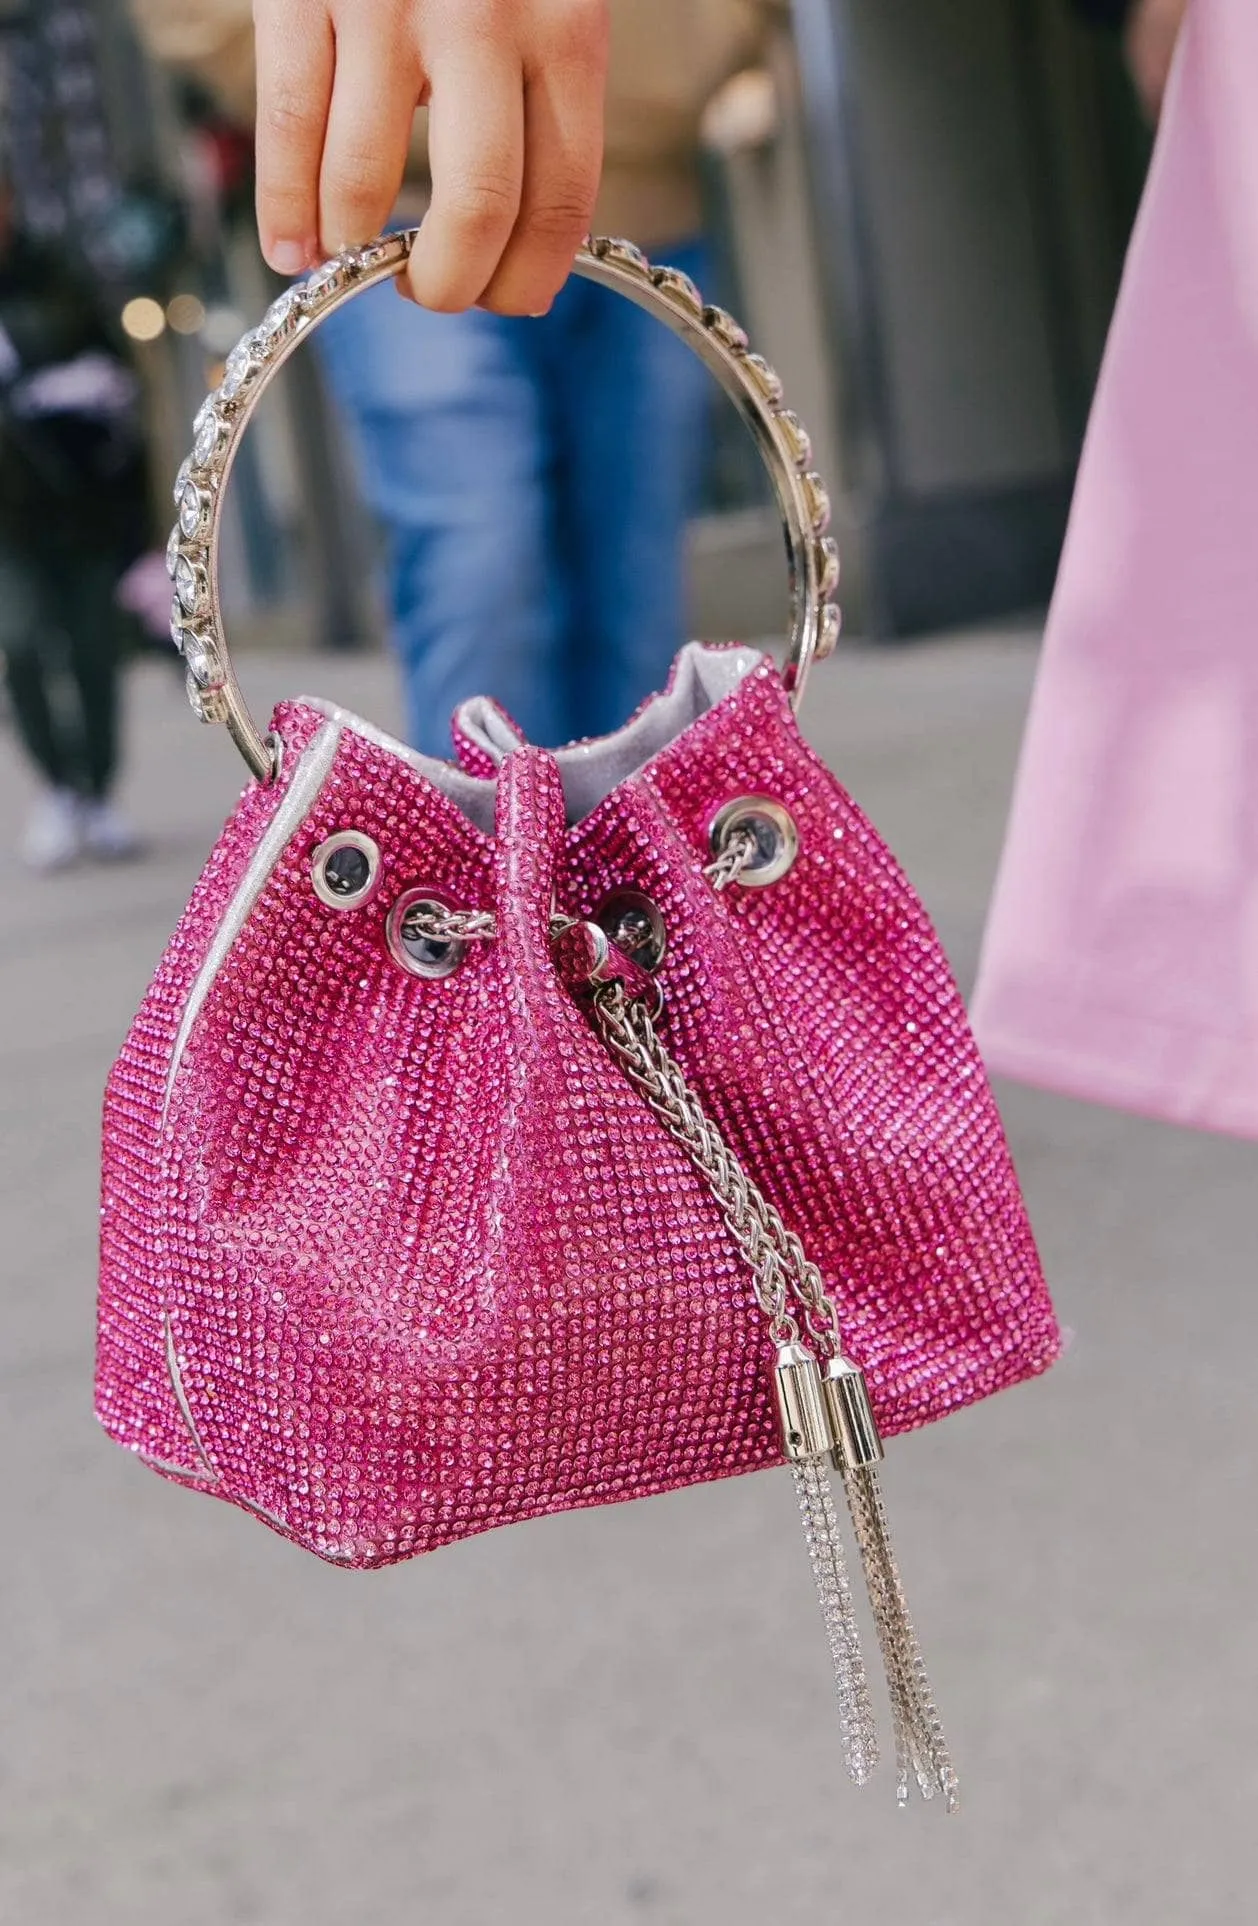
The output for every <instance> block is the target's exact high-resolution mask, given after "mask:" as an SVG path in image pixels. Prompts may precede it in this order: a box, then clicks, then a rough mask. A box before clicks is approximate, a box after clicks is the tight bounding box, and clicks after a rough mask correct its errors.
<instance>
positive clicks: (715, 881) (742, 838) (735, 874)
mask: <svg viewBox="0 0 1258 1926" xmlns="http://www.w3.org/2000/svg"><path fill="white" fill-rule="evenodd" d="M755 854H756V839H755V836H754V835H753V834H752V832H751V830H750V829H735V830H733V831H732V832H731V834H730V837H729V840H728V841H727V842H726V844H725V847H724V848H723V849H722V851H721V853H720V855H719V856H718V857H717V858H716V861H715V862H712V863H709V864H708V866H707V868H706V869H705V870H704V872H703V873H704V875H705V876H706V877H707V879H708V881H709V882H710V883H711V885H712V887H713V889H714V890H717V891H720V890H727V889H729V888H730V887H731V885H732V884H734V883H736V882H737V881H738V879H739V877H740V876H741V875H742V873H743V871H744V870H745V869H746V867H747V865H748V863H750V862H752V861H753V860H754V858H755Z"/></svg>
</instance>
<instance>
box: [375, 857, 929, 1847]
mask: <svg viewBox="0 0 1258 1926" xmlns="http://www.w3.org/2000/svg"><path fill="white" fill-rule="evenodd" d="M756 854H757V845H756V838H755V836H754V835H753V834H752V833H751V831H750V830H746V829H736V830H735V831H734V832H733V833H732V834H731V835H730V837H729V839H728V842H727V843H726V845H725V847H724V848H722V849H721V850H720V852H719V854H718V855H717V857H716V859H715V860H714V861H713V862H712V863H710V864H708V866H707V867H706V868H705V870H704V872H703V873H704V875H705V876H706V877H707V879H708V881H709V882H710V883H711V885H712V887H713V889H714V890H716V891H718V892H720V891H724V890H727V889H729V888H731V887H732V886H733V885H734V884H735V883H737V882H738V879H739V877H740V876H741V875H742V873H743V871H744V870H745V869H746V868H747V867H748V865H749V864H750V863H752V862H754V860H755V858H756ZM572 924H573V919H572V918H571V917H567V916H562V915H556V916H554V917H553V918H552V919H551V926H550V928H551V936H552V938H555V937H558V936H560V935H561V934H563V932H565V931H566V930H568V929H570V928H571V927H572ZM406 927H407V934H408V935H412V936H416V937H424V938H428V939H431V940H432V941H434V942H458V943H466V942H478V941H487V940H489V939H490V938H492V937H493V936H494V935H495V933H496V928H497V926H496V923H495V920H494V917H493V916H492V915H491V914H490V913H489V912H488V911H483V910H444V909H438V908H437V907H435V906H434V905H431V904H424V905H422V906H419V905H417V906H416V908H415V909H414V910H412V911H411V912H410V913H409V915H408V918H407V926H406ZM590 1008H591V1009H592V1012H593V1015H594V1018H595V1021H596V1023H597V1026H598V1029H599V1031H600V1033H601V1035H602V1037H603V1040H604V1042H605V1043H606V1045H607V1047H608V1050H609V1051H610V1053H611V1055H612V1056H613V1057H614V1058H615V1059H616V1061H617V1062H618V1063H619V1064H620V1065H621V1067H622V1068H623V1070H624V1071H625V1074H626V1075H627V1076H628V1078H629V1080H630V1082H631V1083H632V1084H633V1085H634V1086H635V1088H636V1089H637V1090H638V1091H639V1092H640V1094H641V1095H642V1096H643V1098H644V1099H645V1100H646V1103H647V1104H648V1106H649V1108H650V1109H651V1111H652V1112H653V1113H654V1115H655V1116H656V1118H658V1120H659V1122H660V1123H661V1124H662V1125H663V1126H664V1128H665V1129H666V1130H667V1131H668V1133H669V1135H670V1136H671V1137H672V1138H673V1139H674V1141H675V1142H676V1143H678V1144H679V1145H680V1146H681V1148H682V1149H683V1150H684V1151H685V1152H686V1155H687V1156H688V1157H689V1158H690V1161H691V1163H692V1164H693V1165H694V1166H695V1168H696V1170H697V1171H698V1172H699V1174H700V1175H701V1176H702V1177H703V1178H704V1180H705V1181H706V1183H707V1186H708V1188H709V1190H710V1191H711V1193H712V1195H713V1197H714V1198H715V1199H716V1202H717V1204H718V1205H719V1206H720V1209H721V1214H722V1216H723V1217H724V1219H725V1223H726V1226H727V1228H728V1230H729V1232H730V1235H731V1236H732V1237H733V1239H734V1242H735V1244H736V1245H737V1247H738V1250H739V1252H740V1253H741V1255H742V1257H743V1258H744V1260H745V1262H746V1264H747V1266H748V1268H749V1270H750V1272H751V1279H752V1288H753V1291H754V1293H755V1298H756V1302H757V1304H758V1305H759V1307H760V1310H761V1311H762V1312H763V1314H764V1317H765V1319H766V1320H767V1323H768V1326H769V1334H770V1336H771V1338H772V1340H773V1343H774V1345H775V1347H776V1350H777V1358H778V1362H777V1384H778V1398H779V1406H780V1409H781V1411H782V1417H783V1432H784V1437H785V1441H786V1449H787V1455H788V1458H789V1460H790V1463H791V1472H792V1476H793V1478H794V1481H795V1490H796V1496H797V1499H798V1503H799V1509H800V1515H801V1518H802V1520H803V1525H804V1534H805V1540H806V1543H807V1546H808V1554H809V1560H810V1563H811V1565H812V1570H813V1577H814V1580H815V1583H816V1587H817V1596H818V1600H819V1603H820V1605H821V1613H822V1619H823V1622H824V1624H825V1628H826V1636H827V1641H828V1644H829V1648H830V1660H831V1669H832V1673H833V1678H834V1688H835V1693H836V1696H837V1699H838V1704H839V1712H840V1718H841V1722H842V1728H843V1741H844V1751H845V1755H846V1760H847V1768H848V1772H849V1773H850V1775H851V1777H852V1778H853V1779H854V1780H855V1781H856V1782H857V1784H863V1783H864V1782H865V1781H866V1780H867V1779H868V1778H869V1777H870V1774H871V1773H872V1771H873V1769H874V1766H875V1765H876V1764H877V1759H878V1741H877V1734H876V1729H875V1722H874V1715H873V1707H872V1703H871V1700H870V1695H869V1685H868V1680H867V1677H866V1673H865V1665H864V1660H863V1658H862V1656H861V1642H860V1627H859V1622H858V1619H857V1615H856V1608H855V1603H854V1600H853V1596H852V1588H851V1584H850V1582H849V1579H848V1575H847V1565H846V1560H845V1557H844V1552H843V1544H842V1539H841V1536H840V1533H839V1526H838V1517H837V1514H836V1509H835V1504H834V1497H833V1493H832V1492H831V1488H830V1479H829V1470H828V1464H827V1460H828V1461H829V1462H830V1463H832V1464H833V1465H834V1466H835V1467H836V1469H837V1470H838V1471H839V1473H840V1475H841V1477H842V1480H843V1487H844V1493H845V1496H846V1499H847V1508H848V1511H849V1513H850V1514H851V1519H852V1526H853V1530H854V1532H855V1536H856V1542H857V1546H858V1549H859V1552H860V1558H861V1565H862V1568H863V1571H864V1576H865V1584H866V1589H867V1591H868V1594H869V1603H870V1609H871V1612H872V1615H873V1620H874V1626H875V1629H876V1632H877V1636H878V1644H879V1648H880V1650H881V1654H882V1660H883V1666H884V1669H885V1672H886V1678H887V1690H888V1694H889V1697H890V1702H891V1716H892V1725H893V1729H894V1734H895V1750H896V1791H897V1797H898V1798H899V1800H900V1802H901V1804H903V1803H904V1802H905V1801H906V1800H907V1798H908V1796H909V1791H910V1787H911V1786H912V1785H913V1784H916V1785H917V1787H918V1789H919V1790H920V1792H921V1794H922V1797H923V1798H925V1799H929V1798H932V1797H933V1796H934V1794H935V1793H936V1792H939V1793H941V1794H942V1795H943V1799H944V1804H945V1805H946V1807H947V1809H948V1810H949V1811H950V1812H951V1811H955V1809H956V1806H957V1775H956V1771H955V1769H954V1767H953V1763H952V1759H951V1756H950V1754H949V1751H948V1746H947V1742H946V1740H945V1738H944V1733H943V1728H942V1725H941V1723H940V1719H939V1713H938V1710H937V1708H936V1705H935V1700H934V1695H933V1693H932V1691H931V1687H930V1682H929V1679H928V1678H927V1675H926V1666H925V1662H924V1660H923V1657H922V1651H921V1646H920V1644H919V1643H918V1638H917V1633H916V1631H915V1629H914V1626H913V1621H912V1618H911V1617H910V1615H909V1610H908V1605H907V1603H906V1600H905V1596H904V1587H903V1583H902V1581H901V1578H900V1572H899V1567H898V1565H897V1562H896V1558H895V1552H894V1550H893V1548H892V1543H891V1534H890V1530H889V1528H888V1524H887V1514H886V1508H885V1505H884V1503H883V1497H882V1489H881V1485H880V1483H879V1480H878V1473H877V1468H876V1467H877V1462H878V1460H879V1459H880V1458H881V1456H882V1445H881V1440H880V1439H879V1437H878V1432H877V1426H876V1424H875V1422H874V1419H873V1414H872V1411H871V1409H870V1406H869V1402H868V1393H867V1391H866V1389H865V1381H864V1376H863V1374H862V1373H861V1372H860V1371H859V1369H858V1368H857V1367H856V1366H855V1365H853V1364H851V1363H850V1362H849V1360H848V1359H847V1358H846V1357H845V1356H844V1354H843V1350H842V1343H841V1337H840V1326H839V1314H838V1307H837V1306H836V1304H835V1302H834V1300H833V1298H831V1297H830V1295H829V1293H828V1292H827V1290H826V1288H825V1283H824V1280H823V1279H822V1276H821V1273H820V1271H819V1270H818V1268H817V1266H816V1265H815V1264H814V1263H812V1262H811V1261H810V1259H809V1258H808V1256H807V1253H806V1252H805V1250H804V1247H803V1245H802V1243H801V1242H800V1240H799V1238H798V1237H797V1236H796V1234H795V1233H794V1231H792V1230H791V1229H790V1228H789V1227H788V1226H787V1224H786V1223H785V1222H784V1221H783V1219H782V1217H781V1216H780V1214H779V1213H778V1211H777V1210H776V1209H775V1207H774V1206H773V1205H772V1204H771V1203H770V1202H769V1200H768V1198H767V1197H766V1196H765V1195H764V1193H763V1192H762V1191H761V1190H760V1189H759V1188H758V1186H757V1185H756V1184H754V1183H753V1182H752V1180H751V1178H750V1177H749V1176H748V1175H747V1173H746V1171H745V1170H744V1169H743V1167H742V1165H741V1164H740V1163H739V1161H738V1159H737V1158H736V1157H735V1156H734V1154H733V1152H732V1151H731V1150H730V1148H729V1146H728V1145H727V1144H726V1142H725V1140H724V1138H723V1137H722V1136H721V1134H720V1132H719V1131H718V1130H717V1128H716V1126H715V1124H713V1123H712V1122H711V1120H710V1119H709V1117H708V1116H707V1113H706V1112H705V1111H704V1109H703V1106H702V1104H701V1103H700V1101H699V1099H698V1097H697V1096H696V1094H695V1093H694V1091H693V1090H692V1089H691V1088H690V1085H689V1083H688V1082H687V1081H686V1077H685V1075H684V1073H683V1071H682V1070H681V1068H680V1066H679V1065H678V1064H677V1063H676V1062H674V1060H673V1058H672V1057H671V1056H670V1055H669V1053H668V1051H667V1050H666V1049H665V1047H664V1045H663V1043H662V1042H661V1041H660V1038H659V1035H658V1033H657V1031H656V1028H655V1023H654V1021H653V1019H652V1016H651V1013H650V1011H649V1010H648V1009H647V1008H646V1006H645V1004H643V1003H641V1002H638V1001H635V1000H633V999H632V998H631V997H630V996H629V995H628V994H627V993H626V991H625V988H624V985H623V984H622V983H620V982H618V981H612V982H610V983H600V984H598V985H597V987H595V989H594V994H593V996H592V997H591V999H590Z"/></svg>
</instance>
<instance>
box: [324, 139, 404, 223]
mask: <svg viewBox="0 0 1258 1926" xmlns="http://www.w3.org/2000/svg"><path fill="white" fill-rule="evenodd" d="M324 194H325V196H326V197H327V198H328V199H331V200H334V201H335V202H336V203H337V205H338V206H340V207H345V208H351V209H353V210H354V211H355V212H358V211H360V210H364V209H371V208H375V207H376V206H378V205H379V203H380V201H381V199H382V198H384V199H389V198H391V196H390V195H389V191H388V182H387V180H386V178H385V173H384V169H383V168H382V167H381V165H380V158H379V155H378V154H375V153H372V152H370V151H369V150H367V149H365V148H349V149H347V150H345V151H342V152H340V153H337V154H335V155H333V156H331V157H330V158H329V160H328V162H327V165H326V173H325V178H324Z"/></svg>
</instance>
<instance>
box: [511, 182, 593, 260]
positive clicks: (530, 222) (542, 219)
mask: <svg viewBox="0 0 1258 1926" xmlns="http://www.w3.org/2000/svg"><path fill="white" fill-rule="evenodd" d="M593 211H594V196H593V194H592V193H590V194H587V193H585V192H584V191H583V190H581V189H573V190H572V191H571V192H561V193H554V194H549V195H547V196H546V197H545V198H543V199H540V200H538V201H537V202H535V203H534V205H533V206H531V207H530V208H529V210H528V213H527V215H526V217H525V220H524V222H523V228H524V231H525V233H526V234H527V235H528V237H529V239H530V240H534V241H540V242H543V243H548V242H553V243H554V245H555V246H556V247H559V246H566V245H567V244H568V243H569V242H571V243H572V245H573V246H574V247H575V245H576V243H577V242H578V241H579V240H580V239H581V237H582V235H583V234H584V233H585V231H586V229H587V228H588V226H589V224H590V216H591V214H592V213H593Z"/></svg>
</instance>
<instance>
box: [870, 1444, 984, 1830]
mask: <svg viewBox="0 0 1258 1926" xmlns="http://www.w3.org/2000/svg"><path fill="white" fill-rule="evenodd" d="M843 1484H844V1489H845V1491H846V1493H847V1502H848V1509H849V1510H850V1511H851V1514H852V1525H853V1527H854V1529H855V1532H856V1542H857V1544H858V1546H859V1547H860V1556H861V1564H862V1565H863V1566H864V1569H865V1583H866V1585H867V1586H868V1588H869V1603H870V1607H871V1609H872V1611H873V1615H874V1625H875V1627H876V1629H877V1633H878V1643H879V1645H880V1646H881V1648H882V1660H883V1665H884V1666H885V1668H886V1673H887V1690H888V1692H889V1694H890V1698H891V1719H892V1725H893V1727H894V1730H895V1754H896V1797H897V1798H898V1800H899V1802H900V1804H901V1805H906V1804H907V1803H908V1797H909V1787H910V1780H911V1779H912V1780H916V1782H917V1786H918V1790H919V1791H920V1792H921V1795H922V1797H923V1799H932V1798H933V1797H934V1795H935V1793H936V1792H940V1793H942V1794H943V1801H944V1805H945V1807H946V1808H947V1810H948V1811H949V1812H955V1811H956V1810H957V1805H958V1794H959V1788H958V1784H957V1775H956V1769H955V1767H954V1766H953V1763H952V1758H951V1755H950V1753H949V1751H948V1744H947V1740H946V1739H945V1738H944V1731H943V1725H942V1723H941V1721H940V1718H939V1712H938V1708H937V1707H936V1705H935V1698H934V1693H933V1692H932V1690H931V1685H930V1680H929V1678H928V1677H927V1673H926V1662H925V1660H924V1659H923V1657H922V1648H921V1646H920V1644H919V1643H918V1638H917V1632H916V1630H915V1628H914V1625H913V1620H912V1618H911V1617H910V1616H909V1608H908V1604H907V1602H906V1600H905V1596H904V1586H903V1583H902V1581H901V1578H900V1569H899V1566H898V1565H897V1563H896V1557H895V1549H894V1547H893V1545H892V1543H891V1531H890V1527H889V1525H888V1523H887V1512H886V1507H885V1505H884V1504H883V1498H882V1487H881V1486H880V1484H879V1482H878V1473H877V1471H876V1470H875V1469H874V1467H873V1466H872V1465H862V1466H859V1467H858V1468H856V1469H854V1470H845V1471H844V1474H843Z"/></svg>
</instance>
